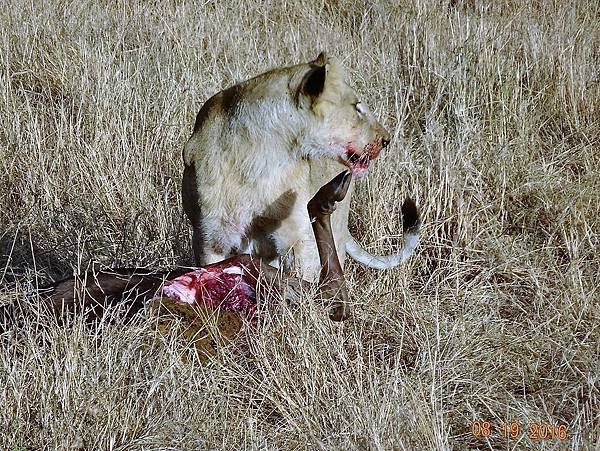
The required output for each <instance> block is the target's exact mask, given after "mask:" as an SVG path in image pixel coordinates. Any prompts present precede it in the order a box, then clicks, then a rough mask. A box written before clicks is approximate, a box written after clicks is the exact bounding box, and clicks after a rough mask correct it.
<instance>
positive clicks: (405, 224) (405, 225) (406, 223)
mask: <svg viewBox="0 0 600 451" xmlns="http://www.w3.org/2000/svg"><path fill="white" fill-rule="evenodd" d="M420 225H421V218H420V217H419V209H418V208H417V204H415V201H414V200H412V199H411V198H410V197H407V198H406V199H405V200H404V203H403V204H402V230H403V232H404V233H407V232H416V231H417V230H418V229H419V226H420Z"/></svg>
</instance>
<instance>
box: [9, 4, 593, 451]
mask: <svg viewBox="0 0 600 451" xmlns="http://www.w3.org/2000/svg"><path fill="white" fill-rule="evenodd" d="M448 3H457V4H456V5H455V6H449V5H448ZM392 4H395V5H396V6H392ZM365 5H366V6H365ZM599 23H600V10H599V6H598V3H597V2H595V1H593V0H588V1H585V0H581V1H577V0H576V1H570V2H567V1H566V0H555V1H541V0H536V1H530V2H523V1H516V0H499V1H496V2H480V1H479V0H477V1H474V2H473V1H471V2H469V1H464V2H460V1H459V2H447V1H445V0H444V1H442V0H435V1H422V0H414V1H401V2H390V5H384V4H383V3H381V4H378V3H370V2H366V3H365V2H362V1H358V0H337V1H336V0H330V1H312V2H301V1H299V0H290V1H287V2H286V1H284V2H267V3H263V2H257V1H254V2H250V1H249V2H241V1H239V0H233V1H231V2H210V1H208V2H204V4H201V3H192V2H187V1H179V0H172V1H166V0H165V1H160V0H156V1H153V2H126V1H119V2H112V1H101V2H98V1H94V2H91V1H86V0H78V1H75V2H64V1H60V0H56V1H50V0H48V1H39V2H38V1H36V2H33V1H30V2H21V1H10V0H9V1H8V4H7V3H6V2H5V5H4V6H3V8H2V10H1V11H0V105H1V106H0V121H1V123H2V127H1V128H0V170H1V171H2V173H3V174H4V175H3V176H2V177H1V178H0V204H1V205H2V210H1V211H0V251H1V253H2V255H3V256H2V262H1V263H2V265H1V266H0V280H1V282H2V288H1V291H0V302H12V301H14V300H16V299H20V300H23V299H28V300H29V302H30V303H31V304H33V305H35V303H36V300H37V299H36V296H35V293H34V289H35V287H36V286H37V285H38V284H42V283H43V282H45V281H48V280H49V279H51V278H53V277H59V276H60V275H63V274H66V273H70V272H71V268H85V267H86V264H87V262H89V261H90V260H97V261H100V262H102V263H104V264H106V265H124V264H136V265H148V266H153V267H158V266H166V265H173V264H176V263H182V262H185V261H186V260H187V259H188V258H189V257H188V256H189V255H190V249H189V244H188V243H189V239H188V228H187V224H186V222H185V221H184V220H183V219H182V216H181V208H180V202H179V194H178V189H179V188H178V187H179V182H180V177H181V172H182V162H181V149H182V147H183V143H184V142H185V140H186V139H187V137H188V135H189V134H190V132H191V127H192V124H193V120H194V116H195V113H196V111H197V110H198V109H199V107H200V106H201V104H202V102H203V101H204V100H206V99H207V98H208V97H209V96H210V95H211V94H213V93H215V92H216V91H218V90H219V89H221V88H223V87H225V86H228V85H230V84H232V83H234V82H236V81H239V80H242V79H245V78H248V77H250V76H253V75H255V74H257V73H259V72H261V71H263V70H264V69H267V68H269V67H273V66H277V65H283V64H290V63H295V62H298V61H304V60H307V59H309V58H314V57H315V56H316V55H317V53H318V52H319V50H321V49H326V50H328V51H329V52H330V53H332V54H334V55H337V56H339V57H341V58H342V59H343V60H344V61H345V63H346V64H347V65H348V66H349V67H350V68H351V70H352V73H353V78H354V82H355V86H356V88H357V90H358V91H359V92H360V93H361V95H362V96H364V98H365V99H366V100H367V101H368V103H370V104H371V105H372V107H373V109H374V110H375V111H376V113H377V114H378V115H379V116H380V117H381V119H382V120H383V121H384V122H385V124H386V125H387V126H388V128H389V129H390V130H392V131H393V135H394V140H393V142H392V145H391V147H390V148H389V150H387V151H386V153H385V155H384V156H383V157H382V159H381V160H380V161H379V162H378V163H377V165H376V167H375V168H374V170H373V172H372V173H371V174H370V175H369V177H368V179H367V180H366V181H365V182H364V183H363V184H362V186H360V187H359V190H358V195H357V196H356V198H355V200H354V204H353V205H354V210H353V213H352V218H351V221H352V229H353V230H354V231H355V234H357V235H358V236H359V237H360V238H361V240H362V241H363V242H364V243H365V244H368V245H369V246H370V249H371V250H374V251H378V252H384V251H391V250H392V249H393V248H394V246H396V245H397V244H398V240H399V237H398V232H397V231H398V230H399V216H398V215H399V207H400V204H401V199H403V198H404V196H405V195H408V194H410V195H412V196H413V197H415V198H416V200H417V203H418V204H419V205H420V206H421V207H422V210H423V214H424V224H425V225H424V229H423V237H424V240H423V243H422V245H421V246H420V247H419V249H418V255H416V256H415V258H414V259H412V260H411V262H410V264H409V265H408V266H406V267H403V268H400V269H396V270H392V271H388V272H375V271H367V270H364V269H362V268H360V267H357V266H351V267H350V268H349V279H350V281H351V287H352V297H353V299H354V300H355V301H356V306H357V307H356V315H355V317H354V318H353V320H351V321H349V322H347V323H345V324H343V325H341V326H340V325H336V324H333V323H331V322H329V321H328V320H327V319H326V318H325V315H324V314H323V313H322V312H320V311H318V310H317V309H316V308H313V307H311V306H310V305H309V304H308V302H307V305H306V306H304V307H303V308H301V309H300V310H299V311H295V312H287V311H285V310H282V311H280V312H276V314H275V315H274V316H273V321H272V323H271V324H269V325H268V326H267V327H266V328H265V330H264V331H262V332H261V333H260V334H259V335H258V336H256V337H252V338H251V339H249V340H247V341H243V340H242V341H241V342H240V343H238V344H237V345H236V346H230V347H226V348H224V349H222V351H221V352H220V353H219V355H218V356H217V357H216V358H215V359H213V360H211V362H210V363H208V364H205V365H202V364H200V363H199V362H198V361H196V360H194V359H193V358H191V359H182V358H181V355H182V352H183V353H184V354H185V352H184V351H182V349H181V348H182V344H181V343H180V341H177V337H175V336H168V337H166V338H163V339H157V338H155V336H154V334H153V333H152V326H151V323H150V322H149V321H148V320H146V319H144V318H140V319H139V321H138V322H137V323H136V324H134V325H131V326H126V327H125V326H122V325H112V326H111V325H108V324H103V325H101V326H100V327H99V329H97V330H90V329H87V328H85V327H82V326H81V324H80V323H77V322H76V323H75V325H74V326H73V327H71V328H58V327H55V326H52V324H50V323H49V322H48V321H47V320H44V318H42V319H41V320H40V321H34V320H30V321H28V322H26V323H25V324H24V325H23V326H22V327H21V328H20V329H18V330H13V331H12V332H10V333H6V334H4V335H3V336H2V338H0V346H1V347H0V362H1V365H0V406H2V407H1V409H0V448H1V449H15V450H22V449H42V448H46V449H63V448H74V449H75V448H84V449H142V448H143V449H204V448H210V449H238V448H250V449H258V448H261V449H266V448H268V449H316V448H322V449H392V448H393V447H395V448H396V449H407V450H420V449H473V448H478V449H540V448H541V449H592V448H594V447H595V446H600V438H599V432H600V393H599V390H600V381H599V378H600V358H599V356H600V319H599V318H600V312H599V308H600V307H599V304H600V303H599V299H600V295H599V292H598V286H599V285H600V259H599V256H598V239H599V234H600V227H599V219H598V218H599V217H600V194H599V186H600V142H599V136H600V122H599V121H600V83H599V82H600V78H599V77H600V74H599V69H600V50H599V49H600V25H599ZM40 322H41V324H40ZM504 419H508V420H511V421H519V422H520V423H521V426H522V431H521V433H520V435H519V438H518V439H515V440H507V439H505V438H503V437H502V434H501V431H499V427H500V423H501V422H502V421H503V420H504ZM474 420H489V421H492V422H493V424H494V428H495V429H494V432H493V433H492V435H491V436H490V437H488V438H486V439H484V438H475V437H473V436H472V435H471V433H470V424H471V422H472V421H474ZM530 422H544V423H552V424H565V425H568V430H569V434H570V437H569V439H568V440H565V441H560V440H557V439H554V440H546V441H539V440H538V441H535V440H531V439H530V438H528V433H529V430H528V427H527V424H528V423H530Z"/></svg>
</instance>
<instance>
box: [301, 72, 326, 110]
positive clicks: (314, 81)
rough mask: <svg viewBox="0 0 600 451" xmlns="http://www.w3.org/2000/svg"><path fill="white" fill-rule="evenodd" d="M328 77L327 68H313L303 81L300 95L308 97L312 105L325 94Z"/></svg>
mask: <svg viewBox="0 0 600 451" xmlns="http://www.w3.org/2000/svg"><path fill="white" fill-rule="evenodd" d="M326 77H327V66H317V67H313V68H312V69H310V70H309V71H308V73H307V74H306V75H305V76H304V78H303V79H302V84H301V85H300V93H301V94H302V95H304V96H305V97H308V98H309V99H310V101H311V103H312V102H313V101H314V100H315V99H316V98H317V97H319V96H320V95H321V93H322V92H323V89H324V88H325V78H326Z"/></svg>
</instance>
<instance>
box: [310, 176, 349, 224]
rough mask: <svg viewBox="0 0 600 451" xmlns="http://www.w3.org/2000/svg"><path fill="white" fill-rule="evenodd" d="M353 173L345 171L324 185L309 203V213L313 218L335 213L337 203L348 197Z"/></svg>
mask: <svg viewBox="0 0 600 451" xmlns="http://www.w3.org/2000/svg"><path fill="white" fill-rule="evenodd" d="M351 180H352V172H351V171H344V172H340V173H339V174H338V175H336V176H335V177H334V178H333V179H332V180H331V181H330V182H329V183H327V184H325V185H323V186H322V187H321V189H319V191H317V194H315V195H314V197H313V198H312V199H311V200H310V201H309V202H308V212H309V214H310V216H311V218H314V217H316V216H323V215H330V214H331V213H333V212H334V211H335V203H336V202H341V201H342V200H344V197H346V193H347V192H348V188H349V187H350V182H351Z"/></svg>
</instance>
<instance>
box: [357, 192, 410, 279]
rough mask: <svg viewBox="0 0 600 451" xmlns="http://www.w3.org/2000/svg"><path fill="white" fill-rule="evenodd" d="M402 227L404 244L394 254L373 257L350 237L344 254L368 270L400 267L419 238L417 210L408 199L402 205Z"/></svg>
mask: <svg viewBox="0 0 600 451" xmlns="http://www.w3.org/2000/svg"><path fill="white" fill-rule="evenodd" d="M402 225H403V226H402V229H403V235H404V244H403V246H402V248H401V249H400V251H399V252H397V253H396V254H393V255H373V254H371V253H370V252H368V251H366V250H365V249H364V248H363V247H362V246H361V244H360V243H359V242H358V241H356V239H355V238H354V237H353V236H352V235H350V237H349V239H348V241H347V242H346V252H348V255H350V257H352V258H353V259H354V260H356V261H357V262H359V263H362V264H363V265H365V266H367V267H369V268H375V269H390V268H394V267H396V266H398V265H401V264H402V263H404V262H405V261H406V260H408V258H409V257H410V256H411V255H412V254H413V252H414V250H415V248H416V247H417V245H418V244H419V240H420V238H421V233H420V228H421V219H420V217H419V210H418V208H417V206H416V204H415V202H414V201H413V200H412V199H411V198H409V197H407V198H406V200H405V201H404V203H403V204H402Z"/></svg>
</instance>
